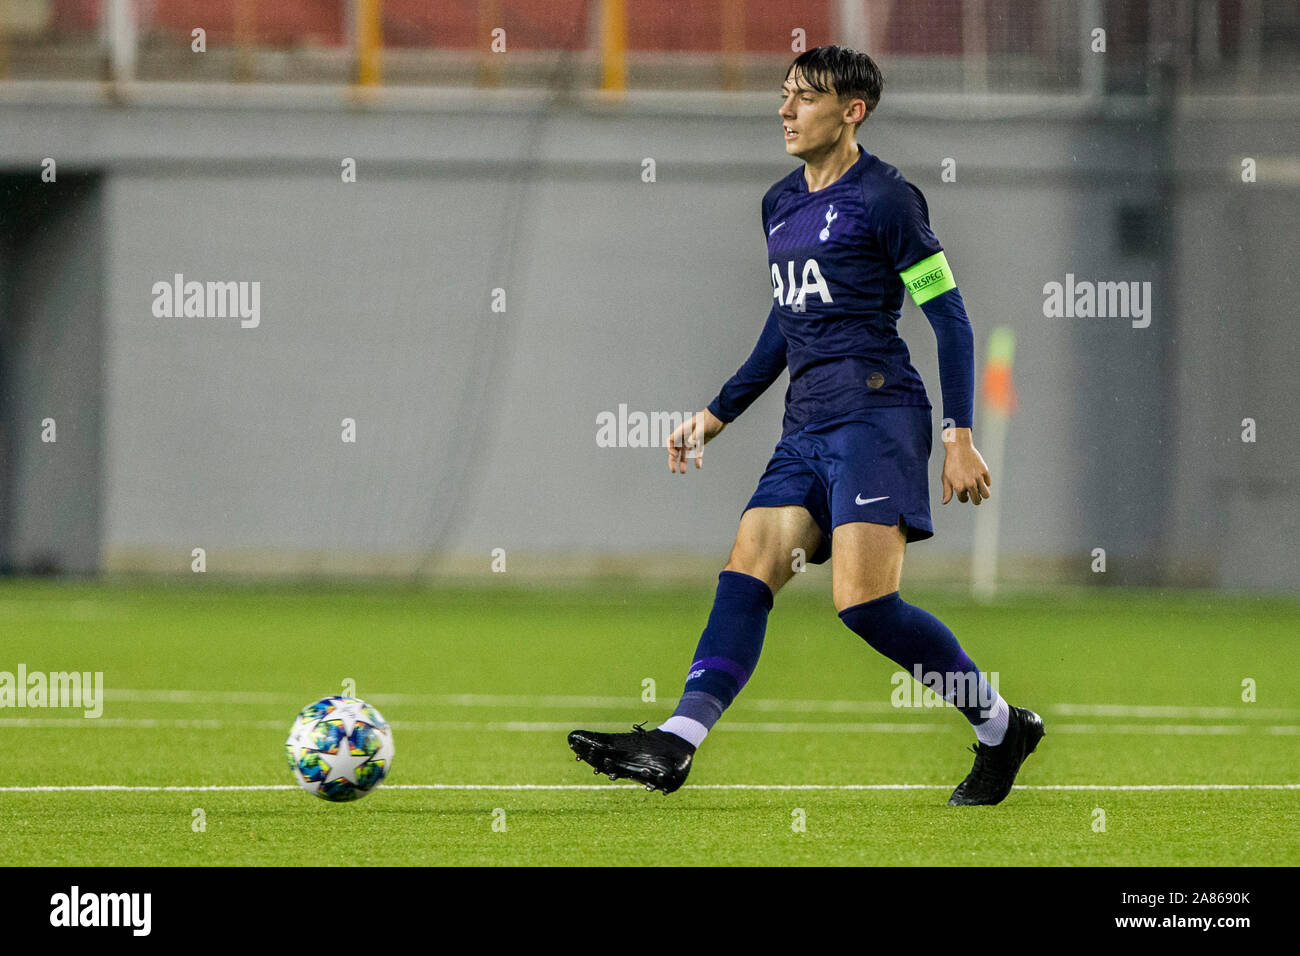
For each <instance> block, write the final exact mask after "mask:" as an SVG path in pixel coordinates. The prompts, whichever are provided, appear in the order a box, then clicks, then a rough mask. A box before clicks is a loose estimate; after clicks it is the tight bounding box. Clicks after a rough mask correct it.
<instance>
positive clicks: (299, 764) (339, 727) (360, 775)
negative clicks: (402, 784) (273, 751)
mask: <svg viewBox="0 0 1300 956" xmlns="http://www.w3.org/2000/svg"><path fill="white" fill-rule="evenodd" d="M284 748H285V750H286V751H287V752H288V755H289V769H290V770H292V771H293V776H294V779H296V780H297V781H298V783H299V785H300V786H302V788H303V789H304V790H306V791H307V792H308V793H314V794H315V795H316V796H318V797H320V798H321V799H322V800H330V801H333V802H335V803H341V802H344V801H347V800H360V799H361V798H362V797H364V796H365V795H366V794H368V793H370V792H371V791H372V790H374V789H375V788H376V787H378V786H379V785H380V784H381V783H383V781H384V778H385V777H387V776H388V772H389V771H390V770H391V769H392V767H393V732H392V730H391V729H389V726H388V722H387V721H386V720H384V718H383V717H382V716H380V714H379V711H377V710H375V708H373V707H371V706H370V705H369V704H367V703H366V702H365V701H364V700H358V699H357V698H355V697H323V698H321V699H320V700H318V701H316V703H314V704H308V705H307V706H306V707H304V708H303V709H302V713H300V714H299V715H298V717H297V719H295V720H294V722H293V727H292V728H291V729H290V731H289V739H288V740H286V741H285V742H284Z"/></svg>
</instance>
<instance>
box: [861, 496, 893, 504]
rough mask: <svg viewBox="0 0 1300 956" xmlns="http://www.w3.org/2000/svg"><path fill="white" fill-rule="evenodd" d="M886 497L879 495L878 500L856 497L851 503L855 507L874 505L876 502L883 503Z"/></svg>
mask: <svg viewBox="0 0 1300 956" xmlns="http://www.w3.org/2000/svg"><path fill="white" fill-rule="evenodd" d="M888 497H889V495H881V496H880V497H879V498H864V497H862V496H861V495H858V496H857V497H856V498H854V499H853V503H854V504H855V505H869V504H874V503H875V502H877V501H884V500H885V499H886V498H888Z"/></svg>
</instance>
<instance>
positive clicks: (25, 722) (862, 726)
mask: <svg viewBox="0 0 1300 956" xmlns="http://www.w3.org/2000/svg"><path fill="white" fill-rule="evenodd" d="M575 723H576V721H564V722H559V721H527V720H504V721H490V720H488V721H484V720H395V721H393V722H392V726H393V729H394V730H396V731H400V732H402V733H407V732H413V731H441V732H446V731H471V732H485V733H548V734H551V733H555V734H559V733H568V732H569V731H571V730H573V729H574V724H575ZM602 724H603V722H595V723H593V724H592V725H591V726H590V727H589V728H588V729H596V730H599V729H602ZM960 726H962V725H961V724H958V723H953V722H940V721H924V722H923V721H919V720H917V721H894V722H881V721H877V722H870V723H840V722H830V721H827V722H818V723H809V722H783V721H744V720H731V721H727V722H725V723H722V724H719V725H718V730H720V731H723V732H730V731H736V732H739V733H760V734H937V733H946V732H948V731H949V730H952V729H954V728H957V727H960ZM1048 726H1049V728H1050V730H1051V732H1052V733H1060V734H1129V735H1132V734H1137V735H1154V736H1211V737H1217V736H1235V735H1241V734H1250V733H1267V734H1272V735H1275V736H1293V735H1297V734H1300V726H1297V725H1282V726H1272V727H1260V726H1249V725H1246V724H1073V723H1067V722H1062V721H1052V722H1050V723H1049V725H1048ZM6 727H14V728H18V727H28V728H33V729H56V728H57V729H63V730H95V729H106V728H114V729H123V728H125V729H144V730H163V729H165V730H230V729H234V728H250V727H256V728H259V729H265V730H285V732H286V733H287V728H286V725H285V723H284V721H279V720H230V719H227V718H209V719H197V718H183V717H182V718H160V717H0V728H6ZM605 729H610V730H619V729H621V725H619V726H615V727H609V728H605Z"/></svg>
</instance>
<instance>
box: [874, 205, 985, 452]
mask: <svg viewBox="0 0 1300 956" xmlns="http://www.w3.org/2000/svg"><path fill="white" fill-rule="evenodd" d="M906 185H907V188H906V189H899V190H898V191H896V192H895V193H894V194H893V195H892V196H890V197H889V199H888V201H887V202H886V203H883V204H882V207H881V216H880V218H881V227H880V242H881V245H882V246H883V247H884V248H885V249H886V250H887V252H888V253H889V255H890V257H891V259H892V260H893V262H894V267H895V268H896V269H898V273H899V278H901V279H902V280H903V286H904V288H906V289H907V291H908V293H909V294H910V295H911V296H912V301H913V302H915V303H916V304H917V306H918V307H919V308H920V309H921V311H922V312H924V313H925V317H926V318H927V319H929V320H930V326H931V328H933V329H934V336H935V339H936V340H937V343H938V346H939V388H940V390H941V391H942V392H943V417H944V419H945V421H946V422H950V423H951V427H953V428H970V427H971V418H972V413H973V408H974V404H975V335H974V333H973V331H972V330H971V324H970V319H969V318H967V316H966V305H965V303H964V302H962V298H961V293H960V292H958V291H957V280H956V279H955V278H954V277H953V274H952V269H951V268H950V267H949V265H948V258H947V256H945V255H944V252H943V247H942V246H941V245H940V244H939V240H938V239H936V238H935V235H934V232H933V231H932V230H931V229H930V210H929V208H928V207H927V206H926V202H925V197H924V196H922V195H921V191H920V190H919V189H917V188H916V187H915V186H913V185H912V184H911V183H908V184H906Z"/></svg>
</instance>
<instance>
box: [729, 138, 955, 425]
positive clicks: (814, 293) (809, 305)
mask: <svg viewBox="0 0 1300 956" xmlns="http://www.w3.org/2000/svg"><path fill="white" fill-rule="evenodd" d="M858 152H859V155H858V159H857V161H856V162H855V163H854V164H853V165H852V166H851V167H850V168H849V170H848V171H847V172H846V173H845V174H844V175H843V176H841V177H840V178H839V179H838V180H836V181H835V182H834V183H832V184H831V185H830V186H828V187H826V188H825V189H820V190H818V191H816V192H809V191H808V184H807V181H806V180H805V178H804V170H803V167H800V168H798V169H796V170H794V171H793V172H791V173H790V174H789V175H788V176H786V177H784V178H783V179H781V180H780V181H779V182H777V183H776V184H775V185H774V186H772V188H771V189H769V190H768V191H767V194H766V195H765V196H764V197H763V205H762V211H763V228H764V230H765V231H766V233H767V250H768V264H769V268H770V272H771V277H772V298H773V304H772V310H771V313H770V314H769V316H768V321H767V324H766V325H765V327H764V329H763V333H762V335H761V336H760V338H759V343H758V346H757V347H756V348H755V350H754V354H753V355H751V356H750V358H749V360H748V361H747V362H746V363H745V365H743V366H742V367H741V368H740V370H739V371H738V372H737V373H736V375H735V376H733V377H732V379H731V380H730V381H728V382H727V384H726V385H724V386H723V389H722V391H721V392H720V393H719V395H718V396H717V398H715V399H714V401H713V402H712V403H710V405H709V410H710V411H712V412H713V414H715V415H717V416H718V418H720V419H721V420H722V421H728V422H729V421H732V420H733V419H734V418H735V417H736V416H737V415H739V414H740V413H741V412H743V411H744V410H745V408H747V407H748V406H749V404H750V403H752V402H753V400H754V399H755V398H757V397H758V395H759V394H761V393H762V391H763V390H764V389H766V388H767V386H768V385H770V384H771V383H772V382H773V381H775V380H776V379H777V377H779V376H780V374H781V371H782V370H783V369H785V368H786V367H788V368H789V370H790V387H789V389H788V391H787V392H786V413H785V422H784V427H783V434H785V435H788V434H790V433H791V432H793V431H797V430H798V429H799V428H802V427H803V426H804V425H806V424H808V423H810V422H816V421H822V420H824V419H829V418H834V417H837V416H840V415H843V414H845V413H847V412H852V411H856V410H859V409H863V408H870V407H873V406H883V405H921V406H925V407H927V408H929V407H930V401H929V398H928V397H927V396H926V391H925V385H924V383H923V382H922V381H921V376H920V375H919V374H918V373H917V371H916V369H915V368H914V367H913V366H912V362H911V356H910V355H909V354H908V350H907V346H906V344H904V342H903V340H902V338H901V337H900V336H899V334H898V329H897V325H898V318H899V315H900V312H901V309H902V305H903V295H904V292H905V291H906V290H905V286H904V280H903V277H902V276H900V273H903V272H907V271H908V270H909V269H912V267H914V266H917V264H918V263H923V262H924V261H925V260H930V259H931V257H934V256H935V255H936V253H940V252H942V248H943V247H942V246H941V245H940V244H939V241H938V240H937V239H936V238H935V236H934V233H933V232H932V231H931V229H930V223H929V210H928V209H927V207H926V202H925V197H924V196H922V195H921V192H920V190H918V189H917V188H916V187H915V186H913V185H912V184H911V183H909V182H908V181H907V180H906V179H904V178H903V176H902V174H900V173H899V171H898V170H897V169H895V168H894V167H893V166H891V165H889V164H888V163H885V162H882V161H881V160H880V159H878V158H877V157H875V156H873V155H872V154H871V153H868V152H867V151H866V150H864V149H863V148H862V147H861V146H859V147H858ZM939 259H941V260H942V257H939ZM943 262H944V269H945V270H946V260H943ZM924 268H927V267H924V266H923V269H924ZM936 275H937V273H936ZM947 280H948V282H949V283H951V276H950V274H948V275H947ZM924 281H925V280H924V279H922V280H918V284H919V283H921V282H924ZM907 288H910V289H912V291H913V294H914V295H916V294H917V293H916V289H917V285H914V284H913V283H912V282H911V281H910V280H909V285H908V287H907ZM944 288H945V290H948V289H951V291H946V295H944V296H940V297H939V298H938V299H934V301H935V302H936V303H940V300H942V301H941V305H942V306H944V307H946V309H947V311H948V312H951V311H952V309H953V306H954V302H955V303H956V306H957V310H958V311H959V313H960V315H959V317H958V319H957V321H956V323H955V325H956V326H960V325H962V324H964V325H965V329H964V335H965V336H967V337H969V322H967V321H966V319H965V312H964V309H963V308H961V307H960V298H959V297H958V293H957V291H956V289H955V288H953V287H952V286H951V284H949V285H947V286H945V287H944ZM930 298H933V288H932V290H931V296H930ZM921 300H922V299H921V298H918V301H921ZM923 308H927V307H926V306H923ZM934 311H936V312H938V311H940V308H939V305H936V306H935V307H934ZM930 312H931V309H930V308H927V315H929V314H930ZM931 321H932V323H934V322H935V321H936V320H935V317H934V316H931ZM952 324H953V323H950V322H949V321H948V319H946V318H945V320H944V327H945V330H946V329H947V328H948V326H949V325H952ZM935 329H936V332H938V333H940V341H939V346H940V359H941V363H942V362H943V360H944V359H945V358H946V359H948V365H949V366H954V365H955V367H957V369H958V371H957V372H955V373H952V374H949V373H947V371H946V370H945V371H944V381H943V385H944V398H945V405H947V404H948V403H949V385H950V381H951V384H952V386H953V387H952V392H953V395H954V396H955V397H954V398H953V400H952V404H953V406H954V409H957V408H958V406H962V405H965V406H966V407H965V408H962V409H961V410H960V411H958V413H957V418H965V419H968V418H969V411H968V406H969V400H970V399H969V393H970V392H971V391H972V389H973V377H974V376H973V361H972V359H971V356H972V355H973V349H972V344H973V343H965V344H964V343H963V341H962V334H961V333H962V330H960V329H958V330H957V331H958V334H957V335H956V336H955V340H956V342H957V344H956V345H954V346H953V347H951V348H949V349H948V350H947V351H948V353H949V354H948V355H947V356H945V355H944V351H945V348H944V346H945V336H946V335H947V332H946V331H944V332H941V331H940V325H939V324H936V325H935ZM963 352H964V353H965V354H960V353H963ZM963 366H967V367H969V370H967V368H964V367H963ZM962 392H965V395H964V396H962ZM945 411H951V410H949V409H945ZM956 423H957V424H958V425H961V426H963V427H966V426H969V424H970V422H969V421H968V420H966V421H957V422H956Z"/></svg>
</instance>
